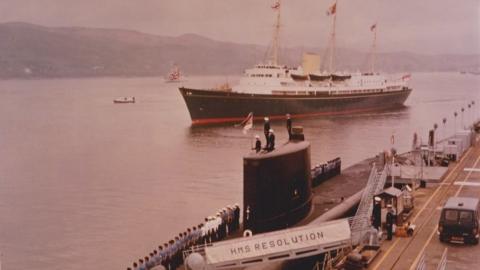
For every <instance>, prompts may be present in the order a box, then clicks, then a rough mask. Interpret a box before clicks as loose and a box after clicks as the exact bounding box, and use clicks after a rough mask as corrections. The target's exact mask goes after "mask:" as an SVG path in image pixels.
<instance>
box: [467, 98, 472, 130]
mask: <svg viewBox="0 0 480 270" xmlns="http://www.w3.org/2000/svg"><path fill="white" fill-rule="evenodd" d="M471 107H472V104H470V103H469V104H468V106H467V108H468V118H470V115H471V114H472V113H471V110H470V108H471ZM471 120H472V122H473V117H472V118H471ZM467 121H468V122H470V119H469V120H467ZM468 126H470V124H468Z"/></svg>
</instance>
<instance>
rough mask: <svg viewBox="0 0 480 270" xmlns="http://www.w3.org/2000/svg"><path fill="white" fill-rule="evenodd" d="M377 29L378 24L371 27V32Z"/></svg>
mask: <svg viewBox="0 0 480 270" xmlns="http://www.w3.org/2000/svg"><path fill="white" fill-rule="evenodd" d="M375 28H377V23H374V24H373V25H372V26H370V31H373V30H375Z"/></svg>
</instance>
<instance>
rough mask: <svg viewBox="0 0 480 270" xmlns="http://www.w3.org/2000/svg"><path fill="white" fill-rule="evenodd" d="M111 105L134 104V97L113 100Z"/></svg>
mask: <svg viewBox="0 0 480 270" xmlns="http://www.w3.org/2000/svg"><path fill="white" fill-rule="evenodd" d="M113 103H118V104H122V103H135V97H119V98H116V99H114V100H113Z"/></svg>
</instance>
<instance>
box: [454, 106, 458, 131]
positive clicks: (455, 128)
mask: <svg viewBox="0 0 480 270" xmlns="http://www.w3.org/2000/svg"><path fill="white" fill-rule="evenodd" d="M457 116H458V113H457V112H453V117H454V118H453V120H454V121H453V136H455V133H457Z"/></svg>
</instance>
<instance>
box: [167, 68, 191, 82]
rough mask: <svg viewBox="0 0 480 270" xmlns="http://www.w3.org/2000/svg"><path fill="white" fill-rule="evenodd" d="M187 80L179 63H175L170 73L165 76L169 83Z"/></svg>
mask: <svg viewBox="0 0 480 270" xmlns="http://www.w3.org/2000/svg"><path fill="white" fill-rule="evenodd" d="M184 81H186V78H185V75H184V74H183V73H181V72H180V69H179V68H178V66H177V65H174V66H173V67H172V69H171V70H170V73H168V75H167V76H166V78H165V82H167V83H178V82H184Z"/></svg>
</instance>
